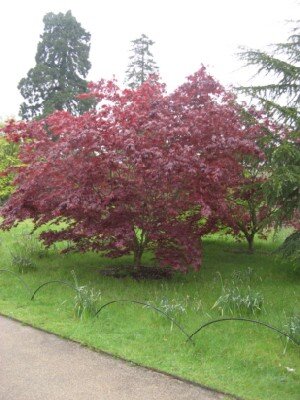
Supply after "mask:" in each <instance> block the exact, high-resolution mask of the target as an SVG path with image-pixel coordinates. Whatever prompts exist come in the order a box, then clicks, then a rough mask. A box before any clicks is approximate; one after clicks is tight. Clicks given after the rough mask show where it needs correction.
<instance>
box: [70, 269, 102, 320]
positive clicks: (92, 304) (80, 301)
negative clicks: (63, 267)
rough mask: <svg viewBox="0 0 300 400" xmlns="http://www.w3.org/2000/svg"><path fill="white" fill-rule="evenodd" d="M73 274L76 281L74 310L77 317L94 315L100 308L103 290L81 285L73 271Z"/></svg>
mask: <svg viewBox="0 0 300 400" xmlns="http://www.w3.org/2000/svg"><path fill="white" fill-rule="evenodd" d="M72 276H73V279H74V283H75V288H76V295H75V298H74V312H75V316H76V317H77V318H80V319H82V318H85V317H86V318H91V317H94V316H95V315H96V313H97V310H98V308H99V307H98V306H97V304H98V301H99V300H100V299H101V292H100V291H96V290H95V289H94V288H90V287H88V286H86V285H85V286H80V285H79V284H78V280H77V277H76V274H75V271H72Z"/></svg>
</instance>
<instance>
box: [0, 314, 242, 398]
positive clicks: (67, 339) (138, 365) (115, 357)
mask: <svg viewBox="0 0 300 400" xmlns="http://www.w3.org/2000/svg"><path fill="white" fill-rule="evenodd" d="M0 316H1V317H4V318H7V319H9V320H11V321H14V322H17V323H19V324H21V325H24V326H29V327H30V328H32V329H36V330H38V331H40V332H43V333H46V334H48V335H53V336H56V337H57V338H59V339H63V340H66V341H68V342H71V343H75V344H77V345H80V346H81V347H83V348H85V349H88V350H91V351H94V352H95V353H99V354H102V355H104V356H106V357H111V358H114V359H115V360H118V361H121V362H123V363H125V364H130V365H131V366H132V365H133V366H135V367H139V368H144V369H146V370H148V371H151V372H156V373H158V374H162V375H165V376H167V377H169V378H171V379H175V380H178V381H180V382H183V383H187V384H189V385H192V386H195V387H199V388H201V389H204V390H207V391H209V392H212V393H215V394H219V395H223V396H229V397H230V398H231V399H232V400H246V399H245V398H243V397H239V396H236V395H234V394H232V393H228V392H223V391H221V390H219V389H214V388H212V387H210V386H206V385H203V384H201V383H198V382H194V381H191V380H189V379H186V378H183V377H181V376H178V375H173V374H171V373H169V372H166V371H161V370H159V369H157V368H154V367H149V366H147V365H144V364H140V363H138V362H136V361H133V360H129V359H127V358H123V357H121V356H118V355H116V354H113V353H110V352H108V351H105V350H102V349H99V348H97V347H94V346H90V345H88V344H85V343H82V342H80V341H78V340H75V339H71V338H69V337H67V336H64V335H61V334H59V333H55V332H51V331H48V330H46V329H43V328H41V327H39V326H35V325H32V324H31V323H29V322H25V321H22V320H21V319H18V318H15V317H13V316H11V315H7V314H4V313H3V312H1V311H0Z"/></svg>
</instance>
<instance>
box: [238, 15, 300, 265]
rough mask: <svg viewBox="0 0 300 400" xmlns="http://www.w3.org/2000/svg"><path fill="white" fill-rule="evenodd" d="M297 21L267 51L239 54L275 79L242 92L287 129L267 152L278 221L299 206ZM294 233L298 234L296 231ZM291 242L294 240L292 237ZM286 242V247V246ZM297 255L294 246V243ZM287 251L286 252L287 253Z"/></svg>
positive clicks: (291, 215)
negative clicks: (291, 28) (283, 135)
mask: <svg viewBox="0 0 300 400" xmlns="http://www.w3.org/2000/svg"><path fill="white" fill-rule="evenodd" d="M299 25H300V21H296V22H295V27H294V29H293V30H292V33H291V35H290V36H289V38H288V39H287V41H286V42H285V43H278V44H275V45H273V48H274V51H273V53H271V54H269V53H266V52H263V51H260V50H245V51H243V52H242V53H241V58H242V60H244V61H245V62H246V65H252V66H255V67H257V74H260V73H264V74H265V75H269V76H271V77H272V78H273V79H274V83H272V84H268V85H260V86H250V87H242V88H239V89H240V90H241V91H242V92H244V93H246V94H250V95H251V96H253V97H255V98H257V99H259V101H260V102H261V104H262V105H263V107H264V108H265V109H266V110H267V111H268V113H269V115H271V116H273V117H276V118H277V119H279V120H280V121H281V122H283V123H284V124H285V125H286V126H287V129H288V130H289V131H290V132H289V134H287V135H286V136H285V137H283V138H281V140H280V142H279V143H277V145H276V148H275V150H274V151H273V153H272V154H271V156H270V160H269V167H270V171H271V174H269V175H268V177H269V179H268V182H267V184H266V186H265V189H266V194H267V198H268V203H269V205H271V206H272V207H273V206H274V205H279V207H278V211H277V214H276V220H277V224H278V225H280V224H282V222H284V221H287V220H291V221H295V219H296V218H297V214H298V213H299V210H300V143H299V133H300V111H299V101H300V94H299V93H300V26H299ZM296 234H299V231H298V233H297V232H296ZM291 239H292V241H291V243H294V240H293V238H291ZM286 246H287V247H286ZM285 248H287V249H288V250H286V251H287V252H288V253H290V250H291V248H292V247H290V245H289V242H287V241H286V242H285V244H284V245H283V248H282V251H284V249H285ZM293 248H294V251H295V255H294V256H292V253H290V254H289V256H290V257H291V258H292V259H293V257H296V258H297V257H299V255H298V256H297V251H299V250H297V246H296V247H295V246H294V247H293ZM286 255H287V254H286Z"/></svg>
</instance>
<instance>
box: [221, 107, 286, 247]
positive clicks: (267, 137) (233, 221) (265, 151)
mask: <svg viewBox="0 0 300 400" xmlns="http://www.w3.org/2000/svg"><path fill="white" fill-rule="evenodd" d="M241 117H242V118H243V120H244V123H245V137H247V138H248V139H249V140H251V141H253V142H254V143H255V144H256V145H257V146H258V148H259V149H260V154H250V155H246V156H244V157H243V158H242V159H241V165H242V167H243V173H242V177H241V180H240V182H239V185H238V186H237V187H235V188H231V190H229V191H228V198H227V206H228V212H227V215H226V214H225V213H224V214H223V218H222V220H223V223H224V224H225V225H226V226H227V227H229V228H231V231H230V232H231V233H232V232H233V233H234V234H235V235H236V237H240V236H242V237H244V238H245V239H246V240H247V243H248V251H249V252H251V253H252V252H253V250H254V238H255V236H256V235H258V236H260V237H261V238H264V239H266V238H267V232H268V230H269V229H270V228H271V227H273V226H274V221H276V215H277V214H278V209H279V207H280V204H277V203H274V202H273V203H271V202H269V201H268V182H269V181H270V179H273V174H274V171H273V169H272V165H271V160H272V157H273V155H274V152H275V151H276V150H277V149H278V147H279V145H280V143H281V142H282V140H284V139H285V137H286V134H287V132H286V130H285V128H284V127H283V126H280V125H279V124H278V123H275V122H274V121H272V120H271V119H270V118H268V116H267V115H266V114H264V112H263V111H259V110H256V109H255V108H253V107H250V108H248V109H246V107H244V109H241Z"/></svg>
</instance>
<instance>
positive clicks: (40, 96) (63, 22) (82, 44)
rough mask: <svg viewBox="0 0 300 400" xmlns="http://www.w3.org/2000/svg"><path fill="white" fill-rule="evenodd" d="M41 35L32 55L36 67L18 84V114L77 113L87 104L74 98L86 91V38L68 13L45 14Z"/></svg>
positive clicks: (88, 36) (25, 115)
mask: <svg viewBox="0 0 300 400" xmlns="http://www.w3.org/2000/svg"><path fill="white" fill-rule="evenodd" d="M43 21H44V32H43V34H42V35H41V37H40V39H41V40H40V42H39V43H38V46H37V53H36V56H35V61H36V65H35V66H34V67H33V68H31V69H30V70H29V71H28V74H27V76H26V77H25V78H23V79H21V81H20V82H19V85H18V89H19V90H20V92H21V94H22V96H23V97H24V99H25V101H24V102H23V103H22V104H21V107H20V115H21V116H22V118H24V119H31V118H37V117H44V116H46V115H48V114H51V113H52V112H53V111H55V110H67V111H69V112H72V113H74V114H80V113H82V112H84V111H85V110H87V109H88V108H89V107H90V105H91V102H90V101H83V100H79V99H78V98H76V96H77V94H79V93H82V92H86V88H87V82H86V80H85V77H86V76H87V74H88V71H89V69H90V68H91V63H90V61H89V59H88V58H89V51H90V38H91V35H90V34H89V33H88V32H86V31H85V30H84V29H83V28H82V26H81V25H80V23H79V22H77V20H76V19H75V17H73V15H72V13H71V11H68V12H67V13H66V14H63V13H58V14H53V13H48V14H46V15H45V17H44V19H43Z"/></svg>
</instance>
